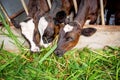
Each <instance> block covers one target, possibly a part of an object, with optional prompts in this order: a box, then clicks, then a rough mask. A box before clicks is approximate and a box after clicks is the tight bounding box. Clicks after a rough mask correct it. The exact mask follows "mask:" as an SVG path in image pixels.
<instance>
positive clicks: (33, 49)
mask: <svg viewBox="0 0 120 80" xmlns="http://www.w3.org/2000/svg"><path fill="white" fill-rule="evenodd" d="M31 52H33V53H35V52H40V48H39V47H37V46H36V47H34V48H31Z"/></svg>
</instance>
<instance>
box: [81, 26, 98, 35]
mask: <svg viewBox="0 0 120 80" xmlns="http://www.w3.org/2000/svg"><path fill="white" fill-rule="evenodd" d="M96 31H97V29H95V28H83V29H82V32H81V34H82V35H84V36H87V37H89V36H92V35H93V34H94V33H95V32H96Z"/></svg>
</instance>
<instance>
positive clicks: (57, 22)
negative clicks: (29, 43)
mask: <svg viewBox="0 0 120 80" xmlns="http://www.w3.org/2000/svg"><path fill="white" fill-rule="evenodd" d="M65 19H66V13H65V12H64V11H60V12H58V13H57V14H56V16H55V17H53V16H47V17H46V21H47V22H48V25H47V27H46V29H45V30H44V33H43V36H42V39H43V42H44V43H50V42H52V41H53V40H54V38H55V37H56V35H57V34H58V33H59V29H60V27H61V23H63V22H64V21H65Z"/></svg>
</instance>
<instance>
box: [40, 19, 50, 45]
mask: <svg viewBox="0 0 120 80" xmlns="http://www.w3.org/2000/svg"><path fill="white" fill-rule="evenodd" d="M47 26H48V22H47V21H46V19H45V17H41V18H40V20H39V24H38V29H39V32H40V35H41V40H40V45H41V46H44V47H48V46H49V45H50V44H44V42H43V40H42V36H43V34H44V31H45V29H46V28H47Z"/></svg>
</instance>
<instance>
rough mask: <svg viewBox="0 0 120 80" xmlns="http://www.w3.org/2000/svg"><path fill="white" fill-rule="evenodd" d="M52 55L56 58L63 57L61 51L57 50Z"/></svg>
mask: <svg viewBox="0 0 120 80" xmlns="http://www.w3.org/2000/svg"><path fill="white" fill-rule="evenodd" d="M54 53H55V55H56V56H58V57H62V56H63V53H62V51H61V50H59V49H56V50H55V51H54Z"/></svg>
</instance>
